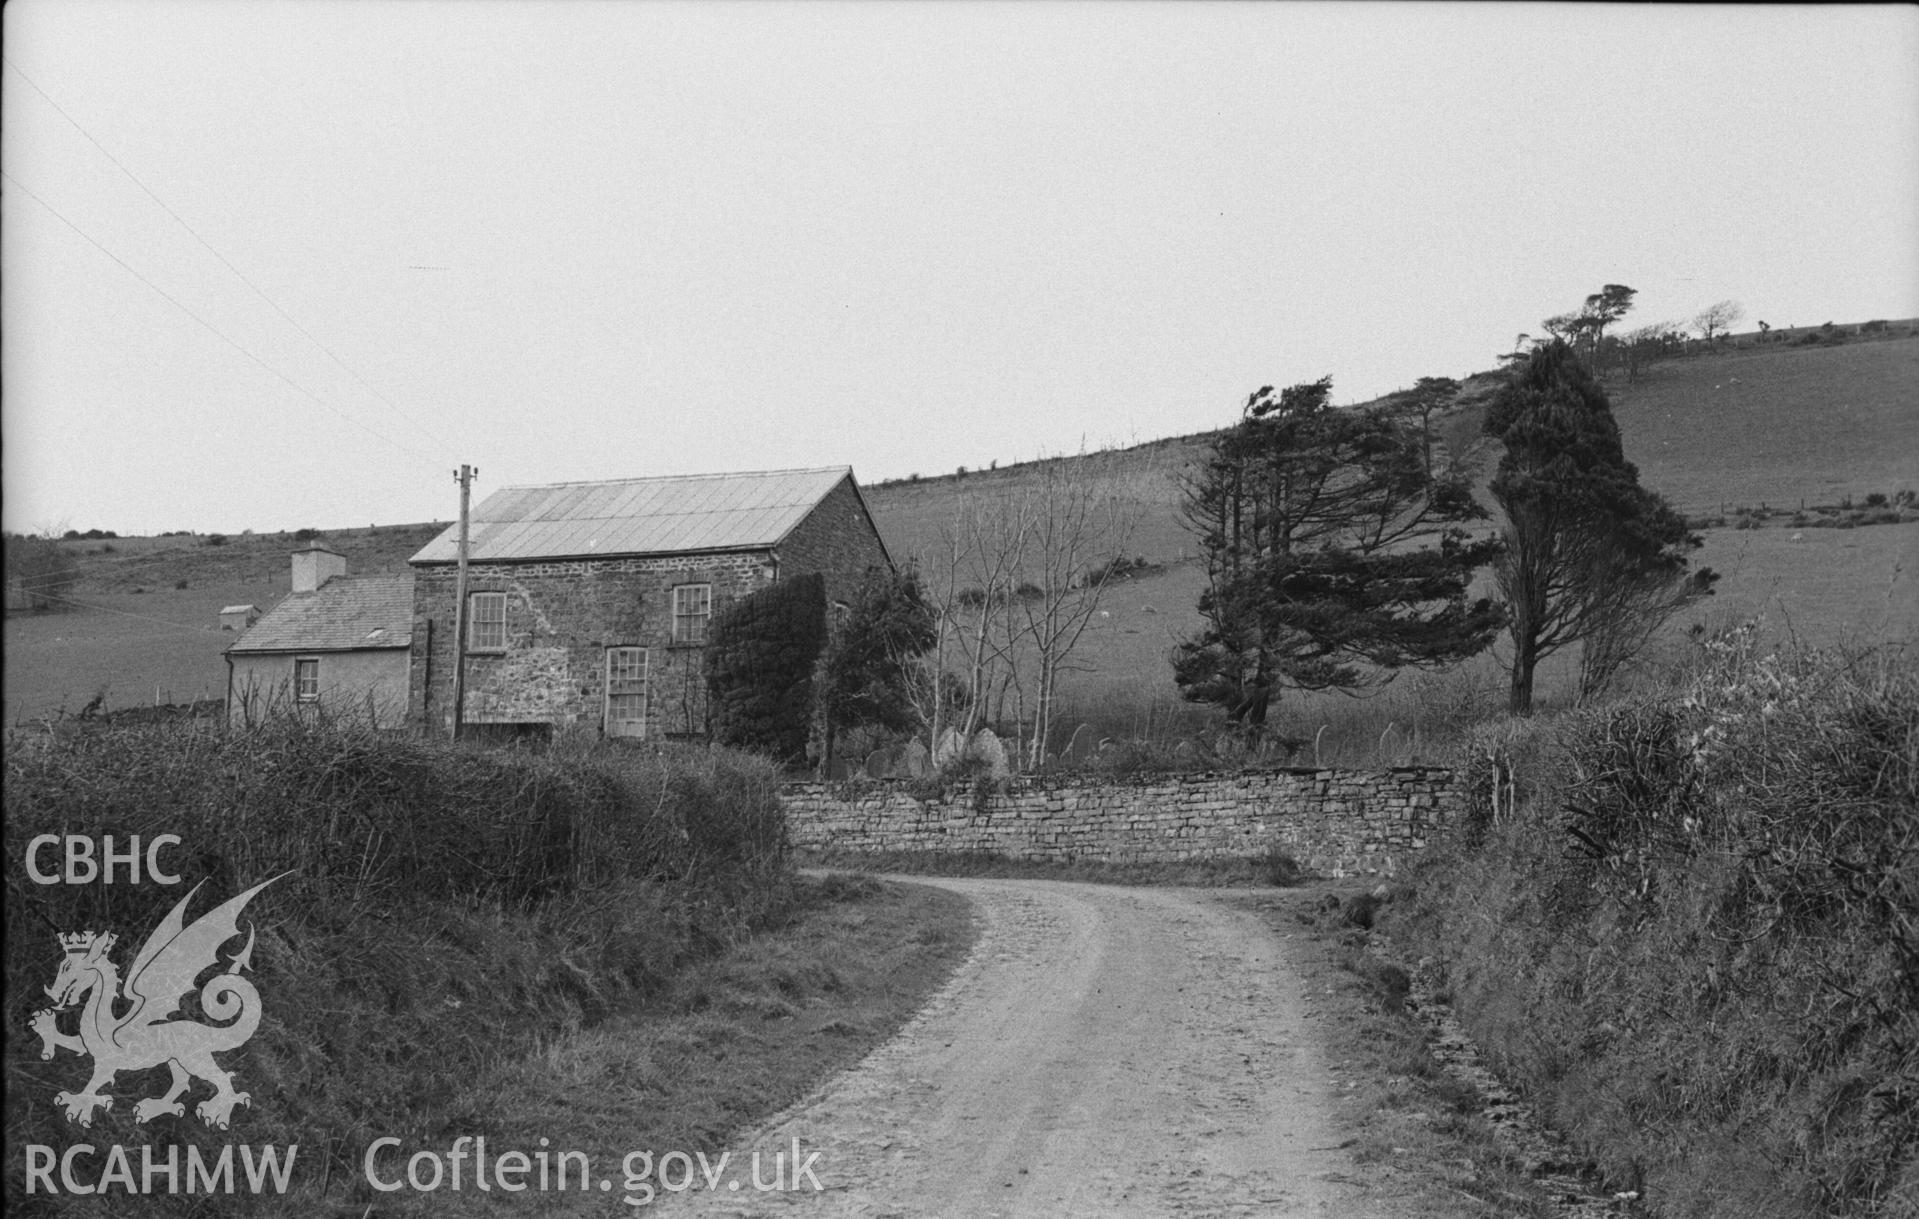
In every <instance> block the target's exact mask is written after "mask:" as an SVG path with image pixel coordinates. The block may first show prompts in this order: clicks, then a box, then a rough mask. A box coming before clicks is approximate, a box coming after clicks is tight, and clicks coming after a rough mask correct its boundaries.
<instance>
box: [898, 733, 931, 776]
mask: <svg viewBox="0 0 1919 1219" xmlns="http://www.w3.org/2000/svg"><path fill="white" fill-rule="evenodd" d="M896 769H897V773H898V774H900V775H903V776H905V777H906V778H908V779H924V778H925V777H926V776H927V775H930V774H932V773H933V760H932V758H930V757H929V756H928V755H927V753H926V746H924V745H922V744H920V743H919V738H918V737H915V738H914V739H912V740H910V741H908V742H906V747H905V748H904V749H901V750H900V760H899V765H898V767H897V768H896Z"/></svg>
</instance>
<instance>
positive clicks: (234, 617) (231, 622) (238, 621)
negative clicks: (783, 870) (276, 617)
mask: <svg viewBox="0 0 1919 1219" xmlns="http://www.w3.org/2000/svg"><path fill="white" fill-rule="evenodd" d="M259 620H260V607H259V606H257V605H228V606H225V607H223V608H222V609H221V610H220V629H221V630H223V631H244V630H246V629H247V628H248V627H250V626H252V625H253V624H254V623H256V622H258V621H259Z"/></svg>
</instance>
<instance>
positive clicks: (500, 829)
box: [4, 718, 790, 1215]
mask: <svg viewBox="0 0 1919 1219" xmlns="http://www.w3.org/2000/svg"><path fill="white" fill-rule="evenodd" d="M776 785H777V776H776V774H775V773H774V771H773V770H772V768H771V767H770V766H769V765H768V764H767V763H765V762H763V761H760V760H758V759H755V758H752V757H749V756H747V755H743V754H738V753H734V752H732V751H729V750H718V749H716V750H707V749H705V748H701V747H693V746H681V747H667V748H655V747H625V746H623V745H620V744H604V743H601V744H594V745H590V746H559V747H556V748H554V749H553V750H551V751H550V752H547V753H543V754H534V753H527V752H512V751H492V752H488V751H482V750H478V749H473V748H463V747H458V746H453V745H448V744H435V743H429V742H422V741H417V740H412V739H407V738H401V737H396V736H391V735H382V734H377V733H374V732H371V731H367V730H364V729H361V728H357V727H354V726H352V725H346V724H328V723H317V722H312V721H305V720H300V719H294V718H280V719H275V720H273V721H272V722H269V723H268V724H265V725H263V726H261V727H258V728H255V729H252V730H248V731H238V730H233V731H229V730H227V729H225V728H223V727H220V726H218V725H213V724H207V723H204V722H202V723H195V722H190V721H187V722H175V723H169V724H162V725H155V726H151V727H136V728H108V729H105V730H102V731H97V732H83V733H80V734H78V735H70V736H60V737H54V736H41V737H37V738H35V737H24V736H23V737H16V738H15V739H13V740H12V741H10V742H9V745H8V749H7V754H6V789H5V800H6V821H5V831H4V837H5V844H6V852H7V856H8V859H9V861H10V863H9V867H10V868H12V869H13V871H12V874H11V875H10V877H9V883H8V886H7V891H6V899H5V901H6V921H7V925H8V928H9V932H8V935H7V937H6V955H5V970H6V975H5V976H6V984H7V985H6V998H5V1013H4V1019H5V1021H6V1024H7V1027H8V1028H9V1029H10V1030H12V1033H11V1034H10V1035H9V1037H8V1038H7V1041H6V1050H5V1054H6V1071H7V1081H6V1082H7V1089H6V1109H5V1113H6V1118H5V1121H6V1137H7V1145H8V1147H9V1148H21V1147H24V1146H25V1145H27V1144H40V1145H45V1146H53V1147H56V1148H60V1147H65V1146H68V1145H70V1144H72V1143H74V1142H76V1141H86V1142H89V1143H92V1144H94V1145H96V1146H100V1147H105V1146H107V1145H110V1144H119V1145H121V1146H124V1147H126V1148H129V1149H130V1150H129V1154H130V1155H132V1156H134V1159H135V1163H136V1164H137V1163H138V1162H139V1160H138V1156H139V1152H138V1150H137V1149H138V1148H139V1147H141V1146H143V1145H152V1146H154V1147H155V1149H156V1154H157V1155H159V1156H160V1157H161V1158H162V1159H164V1157H165V1154H166V1153H165V1148H166V1147H167V1146H169V1145H172V1144H181V1143H192V1144H195V1145H198V1146H201V1147H202V1148H204V1149H206V1150H207V1151H208V1152H209V1157H211V1155H214V1154H217V1152H218V1150H219V1148H220V1147H222V1146H224V1145H226V1144H227V1143H228V1142H245V1143H250V1144H256V1145H258V1144H295V1143H297V1144H299V1146H300V1149H301V1150H300V1168H299V1176H300V1177H301V1178H302V1179H303V1180H305V1181H306V1182H307V1184H308V1185H312V1184H313V1182H314V1181H315V1180H317V1176H316V1174H319V1173H320V1172H322V1167H321V1165H322V1163H328V1162H330V1163H331V1164H332V1167H331V1169H330V1172H331V1180H332V1181H333V1183H334V1186H333V1188H334V1193H333V1195H332V1196H333V1197H334V1198H335V1199H336V1200H340V1199H342V1198H350V1197H353V1196H356V1195H354V1194H352V1193H351V1190H353V1189H355V1188H358V1189H359V1190H360V1191H361V1192H364V1189H365V1186H364V1182H361V1183H360V1184H359V1185H358V1186H355V1185H353V1184H352V1183H353V1182H356V1181H360V1173H359V1168H358V1163H359V1161H358V1159H357V1158H356V1157H357V1156H358V1155H360V1154H361V1153H362V1152H363V1151H364V1149H365V1146H366V1144H367V1143H368V1141H370V1140H371V1139H373V1138H377V1137H381V1136H386V1135H393V1136H397V1137H401V1138H403V1139H408V1140H413V1141H418V1140H421V1139H430V1138H439V1137H442V1136H444V1137H452V1136H453V1135H455V1134H479V1133H484V1132H485V1131H486V1130H487V1129H488V1127H489V1123H490V1122H492V1121H493V1120H494V1119H493V1117H492V1116H491V1115H489V1114H486V1113H473V1112H464V1111H461V1110H460V1109H458V1108H457V1107H456V1100H455V1098H456V1097H457V1095H458V1088H457V1083H458V1081H460V1080H462V1079H465V1078H470V1077H471V1076H472V1075H473V1073H474V1072H476V1071H478V1070H481V1069H484V1068H485V1067H486V1066H488V1065H490V1064H492V1063H496V1062H498V1061H500V1060H502V1059H503V1058H505V1057H510V1056H512V1055H515V1054H523V1053H525V1052H528V1051H529V1050H530V1049H531V1048H533V1047H534V1046H535V1045H537V1044H541V1043H543V1041H544V1040H546V1039H551V1038H553V1037H556V1036H558V1035H561V1034H563V1033H564V1032H566V1031H567V1030H570V1029H577V1028H581V1027H585V1026H590V1025H592V1024H594V1023H596V1022H598V1021H599V1020H601V1019H602V1018H604V1017H605V1016H607V1015H609V1014H610V1013H612V1012H613V1011H615V1010H617V1009H619V1008H620V1007H621V1006H622V1005H625V1004H630V1003H631V1002H635V1001H638V1000H641V999H643V998H644V997H645V996H647V995H649V994H652V993H655V992H657V991H659V990H660V989H662V988H663V987H664V985H665V983H666V982H667V981H668V980H669V979H670V978H671V977H672V976H673V975H674V973H675V972H676V971H677V970H678V969H679V968H680V967H681V966H683V965H684V964H686V963H687V962H689V961H691V960H694V959H697V958H700V957H703V956H706V955H708V954H710V953H711V952H712V951H714V950H715V949H716V948H718V947H720V946H723V945H725V944H728V943H731V942H734V941H736V940H737V939H739V938H740V937H741V936H742V935H743V934H744V933H746V932H747V931H749V930H750V929H752V928H754V927H757V926H762V925H765V924H766V923H768V922H770V921H772V920H774V919H776V918H777V917H779V916H780V914H781V913H782V911H783V909H784V904H785V902H786V901H787V898H788V895H789V880H790V872H789V869H788V866H787V856H786V833H785V824H784V820H783V815H782V813H781V811H780V808H779V804H778V797H777V786H776ZM43 834H54V835H69V834H71V835H83V836H86V837H89V838H92V839H94V840H95V841H96V843H97V842H98V840H99V839H100V838H101V837H102V836H103V835H106V834H112V835H113V836H114V838H115V849H116V852H122V851H124V849H125V848H126V846H127V843H128V840H129V838H130V837H131V836H133V835H138V836H139V837H140V839H141V841H142V843H149V842H151V841H152V840H153V837H154V836H156V835H160V834H174V835H178V836H179V838H180V839H181V843H180V845H179V846H177V847H169V848H167V849H166V850H165V851H163V852H162V854H161V855H160V856H159V860H160V862H161V864H162V865H163V867H164V868H165V869H167V870H168V871H170V872H174V873H177V874H179V875H180V876H181V877H182V878H183V881H184V883H182V884H179V885H173V886H168V885H157V884H153V883H151V882H149V883H144V884H139V885H133V884H127V883H125V877H124V874H123V875H122V876H121V877H120V878H118V879H117V880H116V883H115V884H113V885H105V884H100V883H91V884H74V885H67V884H54V885H44V886H43V885H39V884H33V883H29V882H28V880H27V877H26V875H25V870H24V867H23V866H22V863H23V860H24V857H25V855H26V851H27V846H28V844H29V843H30V842H31V840H32V839H33V838H35V837H36V836H39V835H43ZM96 850H97V847H96ZM39 862H40V864H41V866H42V868H43V869H45V868H49V867H58V864H59V852H58V851H57V850H46V851H43V852H42V854H41V856H40V860H39ZM281 873H287V875H285V876H284V878H283V879H280V880H278V881H276V882H275V883H274V884H273V885H271V886H269V887H268V888H267V889H265V890H264V891H262V892H261V893H260V894H259V895H258V896H257V897H255V898H254V899H253V901H252V902H251V903H250V904H249V905H248V906H247V908H246V910H245V911H244V913H243V914H242V916H241V926H242V930H243V931H245V930H247V929H249V928H251V930H252V931H253V933H254V934H255V935H256V937H257V943H256V945H255V947H254V950H253V953H252V963H251V965H252V970H253V973H252V974H251V976H252V977H253V979H254V980H255V983H256V985H257V987H258V990H259V994H260V996H261V1010H262V1020H261V1024H260V1026H259V1029H258V1030H257V1031H256V1032H255V1034H254V1035H253V1037H252V1038H251V1039H250V1040H249V1041H248V1042H247V1043H246V1044H245V1045H244V1046H241V1047H239V1048H237V1049H235V1050H233V1051H231V1052H229V1053H227V1054H225V1055H223V1057H222V1062H223V1065H224V1066H225V1067H226V1068H227V1069H229V1070H232V1071H233V1072H234V1073H235V1076H236V1079H235V1087H237V1088H239V1089H241V1090H245V1091H249V1092H251V1094H252V1098H253V1099H252V1103H251V1105H250V1107H247V1108H243V1109H237V1110H235V1114H234V1124H233V1129H232V1131H231V1132H221V1131H212V1130H208V1129H206V1128H205V1127H204V1126H202V1125H201V1123H200V1122H199V1121H197V1120H194V1119H193V1118H192V1113H193V1109H192V1105H193V1104H194V1103H195V1102H196V1101H197V1100H199V1099H201V1098H202V1097H203V1096H204V1095H205V1093H206V1085H205V1084H200V1083H196V1084H195V1085H193V1091H192V1092H190V1093H189V1095H187V1096H186V1097H184V1098H183V1099H184V1100H185V1101H186V1102H187V1105H188V1109H187V1113H188V1116H187V1118H183V1119H175V1118H165V1117H163V1118H160V1119H157V1120H155V1121H154V1122H152V1123H149V1124H145V1125H141V1124H137V1123H136V1122H135V1121H134V1118H133V1113H132V1108H133V1102H134V1101H136V1100H139V1099H141V1098H144V1097H150V1096H157V1095H159V1094H161V1093H163V1092H165V1091H166V1089H167V1080H168V1076H167V1072H166V1071H165V1070H164V1069H154V1070H147V1071H141V1072H129V1073H123V1074H121V1075H120V1076H119V1078H118V1079H116V1080H115V1081H114V1083H113V1084H112V1085H111V1087H110V1088H109V1089H108V1091H109V1092H110V1093H111V1094H112V1095H114V1096H115V1097H116V1098H118V1101H119V1103H118V1104H116V1105H115V1106H114V1107H113V1108H112V1109H110V1110H106V1111H101V1112H98V1113H96V1114H95V1116H94V1119H93V1125H92V1127H91V1128H90V1129H87V1130H85V1131H82V1130H81V1129H80V1128H78V1127H74V1126H71V1125H70V1124H69V1123H68V1122H67V1121H66V1119H65V1118H64V1116H63V1115H62V1114H61V1112H60V1111H59V1110H58V1109H57V1108H56V1107H55V1106H54V1105H53V1103H52V1100H53V1096H54V1094H55V1093H56V1092H58V1091H61V1090H63V1089H64V1090H74V1091H77V1090H78V1089H79V1087H80V1085H81V1084H82V1083H84V1082H85V1072H86V1069H87V1068H88V1066H89V1065H90V1064H88V1063H85V1062H82V1061H80V1060H78V1059H77V1058H75V1056H74V1055H72V1054H70V1053H69V1052H67V1051H65V1050H62V1051H59V1052H58V1053H57V1054H56V1055H55V1056H54V1058H53V1060H52V1061H50V1062H42V1061H41V1060H40V1057H39V1049H40V1046H39V1044H38V1041H37V1039H36V1038H34V1037H32V1036H31V1035H29V1034H27V1033H26V1031H25V1030H26V1029H27V1027H28V1025H29V1022H30V1020H31V1019H32V1016H33V1013H34V1012H35V1011H37V1010H39V1009H41V1008H44V1007H47V1006H48V1005H49V1000H48V997H47V995H46V992H45V990H44V987H45V985H46V983H48V982H49V981H51V980H52V977H53V974H54V971H55V969H56V967H57V966H58V964H59V961H60V955H61V954H60V950H59V947H58V944H57V941H56V939H55V933H56V932H63V933H64V932H74V931H81V930H93V931H105V930H112V931H114V932H115V933H117V934H118V936H119V938H120V943H119V945H118V946H117V947H116V949H115V951H114V958H115V960H116V961H117V962H119V964H120V965H121V968H122V971H123V977H124V971H125V969H126V968H127V965H128V963H129V962H130V961H131V959H132V956H133V954H134V952H135V951H136V950H137V949H138V947H139V945H140V943H141V941H142V940H143V939H144V937H145V935H146V934H147V932H148V931H149V930H150V929H151V928H153V927H154V926H155V925H156V924H157V923H158V922H159V920H160V919H161V917H162V916H163V915H164V914H165V913H166V911H167V910H168V909H169V908H170V907H171V906H172V905H173V904H174V903H175V902H177V901H179V900H180V899H181V898H182V897H184V896H186V894H187V891H188V890H189V889H190V888H191V887H192V886H193V885H194V884H195V883H200V882H204V888H203V889H202V890H201V892H200V893H199V894H198V895H196V896H195V898H194V900H193V903H192V905H191V907H190V908H189V910H188V911H187V915H186V917H187V918H189V919H191V918H193V917H196V916H197V915H199V914H200V913H202V912H204V911H205V910H206V909H208V908H210V907H211V906H212V905H215V904H218V903H219V902H222V901H224V900H226V899H227V898H229V897H232V896H234V895H235V894H237V893H238V892H239V891H241V890H243V889H245V888H247V887H250V886H252V885H254V884H257V883H259V882H260V881H263V880H266V879H267V878H269V877H273V876H278V875H280V874H281ZM237 947H239V942H238V941H237V940H236V941H235V942H234V943H233V944H232V945H229V949H230V950H231V949H234V948H237ZM187 1010H188V1012H189V1013H192V1012H193V1010H194V1008H193V1000H191V999H189V1000H188V1007H187ZM67 1021H68V1023H69V1024H71V1017H70V1016H69V1017H68V1018H67ZM23 1168H24V1162H23V1160H22V1157H21V1156H20V1155H17V1154H14V1153H13V1152H12V1151H10V1152H9V1155H8V1161H7V1165H6V1170H5V1172H6V1197H7V1202H8V1210H9V1213H12V1212H13V1211H14V1209H15V1207H16V1206H23V1205H24V1206H28V1207H29V1208H30V1207H31V1206H34V1205H54V1202H53V1201H52V1200H48V1199H46V1198H45V1195H44V1194H40V1195H36V1196H33V1197H27V1196H26V1195H25V1193H24V1176H23ZM95 1168H96V1170H97V1168H98V1164H97V1162H96V1163H95ZM368 1200H371V1199H370V1198H369V1199H368ZM79 1203H80V1200H79V1199H75V1198H70V1197H62V1198H60V1199H58V1205H59V1206H60V1207H62V1208H65V1209H63V1210H62V1211H61V1213H74V1212H73V1211H72V1209H71V1208H72V1207H74V1206H75V1205H76V1204H79ZM87 1205H90V1206H92V1207H93V1209H94V1212H96V1213H113V1212H115V1210H116V1207H117V1208H118V1210H122V1211H129V1212H131V1211H138V1212H139V1213H142V1214H147V1213H161V1214H164V1213H178V1214H185V1213H189V1212H191V1213H193V1214H196V1215H204V1214H220V1213H229V1212H232V1211H237V1210H245V1209H247V1206H248V1205H249V1204H248V1203H246V1202H245V1201H244V1199H232V1198H219V1197H213V1198H209V1197H207V1196H204V1195H200V1196H195V1197H187V1196H182V1197H179V1198H164V1197H156V1198H146V1197H141V1198H125V1197H117V1196H116V1197H115V1198H96V1199H94V1200H92V1202H91V1203H89V1204H87ZM169 1208H171V1209H169ZM27 1213H31V1210H30V1209H29V1211H28V1212H27Z"/></svg>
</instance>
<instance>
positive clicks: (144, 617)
mask: <svg viewBox="0 0 1919 1219" xmlns="http://www.w3.org/2000/svg"><path fill="white" fill-rule="evenodd" d="M28 591H29V592H31V593H32V595H33V596H34V597H36V598H38V599H39V600H42V601H58V602H59V603H60V604H62V605H71V606H74V607H76V608H78V609H83V610H92V611H95V612H97V613H102V614H118V615H120V616H121V617H122V618H137V619H139V620H140V621H141V622H152V623H155V624H157V625H160V626H164V627H170V628H171V629H173V630H176V631H185V632H186V633H187V634H189V635H209V634H213V633H215V632H214V628H213V627H210V626H188V625H187V624H186V623H184V622H168V621H167V620H166V619H165V618H155V617H154V616H153V615H151V614H136V613H134V612H133V611H132V610H117V609H113V608H111V607H109V606H105V605H94V604H92V603H90V602H86V601H75V600H74V599H73V598H71V597H61V596H56V595H55V594H53V593H49V592H42V591H40V590H38V589H30V590H28Z"/></svg>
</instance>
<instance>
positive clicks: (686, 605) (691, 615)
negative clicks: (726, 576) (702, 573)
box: [673, 584, 713, 643]
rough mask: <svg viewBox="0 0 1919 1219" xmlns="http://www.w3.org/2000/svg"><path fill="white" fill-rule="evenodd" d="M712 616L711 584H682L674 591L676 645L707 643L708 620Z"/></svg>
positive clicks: (674, 640) (674, 635)
mask: <svg viewBox="0 0 1919 1219" xmlns="http://www.w3.org/2000/svg"><path fill="white" fill-rule="evenodd" d="M712 616H713V586H712V585H711V584H682V585H680V586H679V587H678V588H675V589H674V590H673V642H674V643H705V642H706V620H707V619H708V618H710V617H712Z"/></svg>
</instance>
